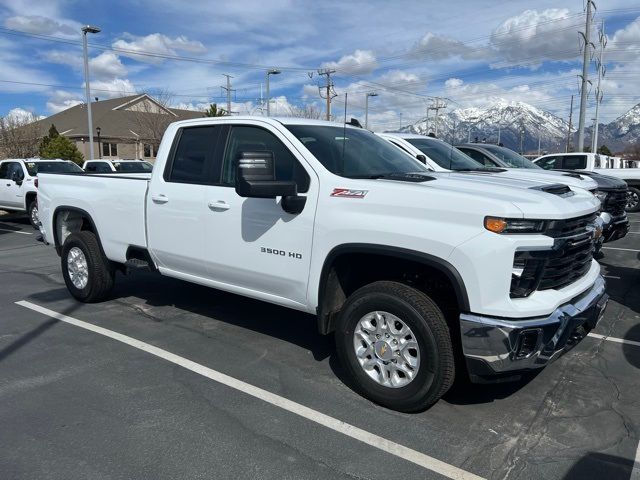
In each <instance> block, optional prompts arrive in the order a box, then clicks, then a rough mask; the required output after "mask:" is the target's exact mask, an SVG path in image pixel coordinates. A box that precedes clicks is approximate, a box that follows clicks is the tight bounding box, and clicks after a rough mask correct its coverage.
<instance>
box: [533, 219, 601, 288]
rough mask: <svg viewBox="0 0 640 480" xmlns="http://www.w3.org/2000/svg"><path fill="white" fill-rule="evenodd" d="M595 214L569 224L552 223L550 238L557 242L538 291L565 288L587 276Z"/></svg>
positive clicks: (562, 222) (543, 272) (568, 222)
mask: <svg viewBox="0 0 640 480" xmlns="http://www.w3.org/2000/svg"><path fill="white" fill-rule="evenodd" d="M596 216H597V214H596V213H592V214H589V215H584V216H582V217H576V218H570V219H568V220H557V221H553V222H550V224H549V230H548V233H547V234H548V235H549V236H551V237H554V238H555V239H556V241H555V244H554V248H553V250H552V251H551V253H550V254H549V256H548V257H547V261H546V262H545V265H544V268H543V269H542V275H541V277H540V284H539V285H538V290H548V289H550V288H562V287H566V286H567V285H569V284H570V283H573V282H575V281H576V280H578V279H579V278H580V277H582V276H583V275H585V274H586V273H587V272H588V271H589V268H590V267H591V260H592V259H593V242H594V239H593V231H592V230H591V225H593V222H594V220H595V219H596Z"/></svg>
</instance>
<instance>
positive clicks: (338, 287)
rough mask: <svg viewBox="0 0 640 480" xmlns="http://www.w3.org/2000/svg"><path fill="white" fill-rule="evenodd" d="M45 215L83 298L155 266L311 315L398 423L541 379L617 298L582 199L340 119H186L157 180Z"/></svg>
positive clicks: (49, 209) (357, 382)
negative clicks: (457, 394) (467, 391)
mask: <svg viewBox="0 0 640 480" xmlns="http://www.w3.org/2000/svg"><path fill="white" fill-rule="evenodd" d="M456 151H457V150H456ZM458 154H459V155H461V156H462V157H464V158H466V159H468V161H469V162H472V164H473V165H475V166H476V167H478V166H477V164H475V163H474V162H473V161H472V160H471V159H469V158H468V157H466V156H465V155H463V154H462V153H460V152H458ZM473 165H472V166H473ZM475 177H479V178H475ZM87 192H92V195H90V196H88V195H87ZM40 201H41V216H42V225H41V229H40V230H41V232H42V234H43V239H44V242H45V243H47V244H50V245H52V246H53V247H55V249H56V251H57V252H58V254H59V255H60V256H61V269H62V275H63V277H64V281H65V284H66V285H67V288H68V290H69V292H70V294H71V295H73V296H74V297H75V298H76V299H78V300H79V301H82V302H96V301H101V300H103V299H105V298H107V296H108V295H109V291H110V289H111V288H112V287H113V282H114V275H115V272H116V271H117V270H120V271H124V272H126V271H127V270H128V269H130V268H147V269H149V270H151V271H153V272H158V273H160V274H162V275H167V276H170V277H175V278H178V279H182V280H186V281H190V282H194V283H198V284H201V285H206V286H210V287H214V288H218V289H221V290H226V291H230V292H233V293H236V294H239V295H244V296H247V297H251V298H256V299H260V300H263V301H267V302H271V303H274V304H278V305H281V306H285V307H288V308H293V309H296V310H299V311H303V312H307V313H311V314H314V315H316V317H317V328H318V329H319V331H320V333H322V334H328V333H331V332H334V340H335V342H336V349H337V354H338V358H339V360H340V361H341V364H342V367H343V369H344V372H345V373H346V375H347V376H348V377H349V379H350V382H351V383H352V384H353V385H354V386H355V387H356V388H357V389H358V390H359V391H360V392H361V393H363V394H364V395H365V396H367V397H368V398H370V399H371V400H373V401H375V402H378V403H380V404H382V405H385V406H387V407H390V408H393V409H397V410H401V411H416V410H421V409H424V408H426V407H427V406H429V405H431V404H433V403H434V402H436V401H437V400H438V399H439V398H440V397H441V396H442V395H443V394H444V393H445V392H446V391H447V390H448V389H449V387H450V386H451V385H452V382H453V380H454V377H455V376H456V375H463V374H466V373H469V374H470V375H471V378H472V379H473V380H475V381H490V380H494V381H495V380H498V381H500V380H505V378H506V377H509V378H511V379H513V378H516V377H517V376H518V375H520V374H521V373H522V372H523V371H529V370H535V369H539V368H542V367H544V366H545V365H546V364H548V363H549V362H551V361H553V360H554V359H555V358H557V357H558V356H560V355H561V354H562V353H564V352H565V351H566V350H568V349H570V348H571V347H572V346H573V345H575V344H576V343H577V342H578V341H580V340H581V339H582V338H584V337H585V336H586V334H587V333H588V332H589V331H590V330H591V329H592V328H594V327H595V325H596V324H597V322H598V320H599V319H600V317H601V315H602V314H603V311H604V308H605V306H606V303H607V299H608V296H607V294H606V293H605V282H604V279H603V278H602V276H601V275H600V266H599V265H598V263H597V262H596V261H594V260H593V257H592V255H593V241H594V237H595V231H594V219H595V218H596V217H597V211H598V209H599V207H600V203H599V202H598V201H597V199H596V198H595V197H594V196H593V195H592V194H590V193H588V192H587V191H586V190H583V189H579V188H576V189H575V190H571V189H570V188H569V187H567V186H566V185H558V184H544V183H540V182H533V181H526V180H514V179H512V178H508V177H504V176H497V175H477V176H473V175H467V174H458V173H450V172H448V173H437V172H436V173H434V172H430V171H429V170H428V169H427V168H426V167H425V166H424V165H422V164H420V163H419V162H418V161H416V160H415V159H413V158H410V157H409V156H407V155H406V154H405V153H402V152H401V151H400V150H398V149H397V148H396V147H394V146H392V145H391V144H389V143H388V142H387V141H385V140H383V139H382V138H380V137H377V136H376V135H374V134H373V133H371V132H369V131H367V130H365V129H362V128H355V127H353V126H347V125H344V126H340V125H336V124H334V123H330V122H323V121H318V120H308V119H303V118H286V119H277V118H273V117H272V118H266V117H264V118H259V117H242V116H233V117H217V118H201V119H194V120H188V121H181V122H177V123H173V124H171V125H169V127H168V128H167V130H166V132H165V134H164V137H163V139H162V143H161V145H160V149H159V151H158V157H157V161H156V167H155V168H154V171H153V173H152V174H151V178H150V179H145V178H140V177H129V176H127V177H124V178H116V176H115V175H104V174H94V175H84V176H82V178H80V177H78V178H74V177H72V176H69V175H46V176H44V177H43V178H42V180H41V189H40ZM457 353H459V354H460V357H461V361H466V367H464V366H463V365H461V364H460V363H457V362H456V360H455V358H456V356H457Z"/></svg>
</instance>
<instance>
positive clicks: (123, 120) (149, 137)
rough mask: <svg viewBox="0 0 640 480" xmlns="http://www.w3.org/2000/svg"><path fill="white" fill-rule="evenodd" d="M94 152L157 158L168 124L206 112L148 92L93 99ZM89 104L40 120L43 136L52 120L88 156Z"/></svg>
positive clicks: (111, 156)
mask: <svg viewBox="0 0 640 480" xmlns="http://www.w3.org/2000/svg"><path fill="white" fill-rule="evenodd" d="M91 113H92V116H93V128H94V132H93V141H94V152H95V153H94V155H95V157H96V158H108V159H131V158H141V159H144V160H149V161H154V160H155V157H156V153H157V150H158V146H159V145H160V140H161V139H162V135H163V133H164V131H165V129H166V128H167V126H168V125H169V124H170V123H172V122H176V121H178V120H188V119H191V118H200V117H203V116H204V113H203V112H196V111H192V110H181V109H177V108H169V107H167V106H165V105H163V104H162V103H160V102H158V101H157V100H155V99H154V98H153V97H152V96H150V95H148V94H146V93H144V94H140V95H130V96H127V97H119V98H112V99H109V100H100V101H95V102H91ZM87 123H88V122H87V106H86V104H84V103H83V104H80V105H76V106H75V107H71V108H68V109H67V110H63V111H62V112H59V113H56V114H54V115H51V116H50V117H47V118H44V119H42V120H39V121H37V122H36V125H37V128H38V130H39V136H40V137H44V136H46V135H47V133H48V132H49V127H51V124H53V125H55V126H56V129H57V130H58V132H59V133H60V135H64V136H65V137H67V138H68V139H69V140H71V141H72V142H74V143H75V144H76V146H77V147H78V150H80V152H81V153H82V155H83V156H84V158H85V159H88V158H89V132H88V125H87Z"/></svg>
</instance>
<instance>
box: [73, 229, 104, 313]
mask: <svg viewBox="0 0 640 480" xmlns="http://www.w3.org/2000/svg"><path fill="white" fill-rule="evenodd" d="M61 261H62V276H63V277H64V283H65V284H66V285H67V289H68V290H69V292H70V293H71V295H73V296H74V297H75V298H76V299H77V300H80V301H81V302H85V303H93V302H99V301H101V300H104V299H105V298H106V296H107V295H108V294H109V292H110V291H111V288H112V287H113V278H114V274H115V271H114V268H113V266H112V265H111V262H110V261H109V259H107V258H106V257H105V256H104V255H103V254H102V252H101V250H100V245H99V244H98V239H97V238H96V236H95V234H94V233H93V232H88V231H82V232H77V233H72V234H71V235H69V237H68V238H67V239H66V241H65V242H64V245H63V246H62V255H61Z"/></svg>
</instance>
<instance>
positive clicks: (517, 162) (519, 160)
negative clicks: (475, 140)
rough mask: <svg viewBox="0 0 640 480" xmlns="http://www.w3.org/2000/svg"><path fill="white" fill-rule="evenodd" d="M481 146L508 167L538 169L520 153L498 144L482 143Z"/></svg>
mask: <svg viewBox="0 0 640 480" xmlns="http://www.w3.org/2000/svg"><path fill="white" fill-rule="evenodd" d="M482 148H484V149H486V150H489V151H490V152H491V153H493V154H494V155H495V156H496V157H498V158H499V159H501V160H502V161H503V162H504V163H506V164H507V166H508V167H510V168H534V169H538V168H540V167H537V166H536V165H535V163H533V162H532V161H531V160H529V159H527V158H525V157H523V156H522V155H520V154H518V153H517V152H514V151H513V150H510V149H508V148H506V147H501V146H500V145H489V144H487V145H483V146H482Z"/></svg>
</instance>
